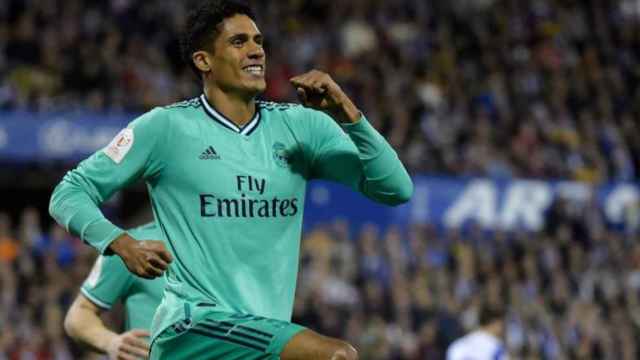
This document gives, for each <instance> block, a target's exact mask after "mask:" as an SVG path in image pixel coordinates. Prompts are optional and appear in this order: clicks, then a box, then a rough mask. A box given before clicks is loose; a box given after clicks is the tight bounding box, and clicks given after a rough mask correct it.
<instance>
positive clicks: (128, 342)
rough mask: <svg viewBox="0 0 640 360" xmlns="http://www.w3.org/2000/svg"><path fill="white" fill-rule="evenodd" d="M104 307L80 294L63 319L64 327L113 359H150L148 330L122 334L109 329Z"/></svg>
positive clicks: (75, 338)
mask: <svg viewBox="0 0 640 360" xmlns="http://www.w3.org/2000/svg"><path fill="white" fill-rule="evenodd" d="M103 311H104V310H103V309H101V308H99V307H98V306H96V305H95V304H94V303H92V302H91V301H89V299H87V298H86V297H85V296H84V295H82V294H79V295H78V296H77V297H76V299H75V300H74V301H73V304H71V307H70V308H69V311H68V312H67V315H66V316H65V319H64V329H65V331H66V332H67V335H69V336H70V337H71V338H72V339H74V340H75V341H77V342H79V343H81V344H85V345H87V346H89V347H91V348H92V349H94V350H96V351H98V352H100V353H103V354H108V355H109V358H110V359H122V360H136V359H139V358H140V357H142V358H144V359H147V358H148V354H149V344H148V343H147V341H146V340H145V337H147V336H149V332H148V331H146V330H140V329H134V330H130V331H127V332H125V333H122V334H117V333H115V332H113V331H111V330H109V329H108V328H107V327H106V326H105V324H104V323H103V322H102V319H101V318H100V314H101V313H102V312H103Z"/></svg>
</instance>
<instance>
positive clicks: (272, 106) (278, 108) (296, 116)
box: [256, 101, 333, 128]
mask: <svg viewBox="0 0 640 360" xmlns="http://www.w3.org/2000/svg"><path fill="white" fill-rule="evenodd" d="M256 104H257V105H258V106H259V108H260V110H261V111H262V115H263V116H266V117H268V118H269V119H272V118H277V119H281V120H284V121H286V122H288V123H290V124H291V125H293V126H294V127H300V126H302V127H311V128H315V127H316V125H317V124H320V125H323V124H325V122H326V120H327V119H329V120H331V118H330V117H329V116H328V115H327V114H325V113H323V112H322V111H318V110H314V109H311V108H308V107H305V106H302V105H301V104H294V103H285V102H273V101H258V102H256ZM328 123H329V124H331V123H333V121H330V122H328Z"/></svg>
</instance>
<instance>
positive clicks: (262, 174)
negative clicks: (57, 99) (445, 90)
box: [50, 1, 413, 360]
mask: <svg viewBox="0 0 640 360" xmlns="http://www.w3.org/2000/svg"><path fill="white" fill-rule="evenodd" d="M186 25H187V27H186V32H185V36H184V41H183V45H184V46H183V50H184V51H183V52H184V55H185V58H186V60H187V61H188V62H189V64H190V65H191V66H192V68H193V69H194V70H195V71H196V72H197V74H198V76H199V77H200V79H201V80H202V84H203V94H202V95H201V96H199V97H197V98H194V99H191V100H188V101H184V102H182V103H178V104H174V105H171V106H167V107H163V108H156V109H153V110H152V111H150V112H148V113H146V114H144V115H142V116H141V117H139V118H138V119H136V120H134V121H133V122H132V123H131V124H130V125H129V126H128V127H127V128H126V129H124V130H123V131H122V132H121V133H120V134H119V135H117V136H116V138H115V139H114V140H113V141H112V142H111V143H110V144H109V145H108V146H107V147H106V148H105V149H103V150H101V151H98V152H97V153H96V154H94V155H93V156H91V157H90V158H88V159H87V160H85V161H83V162H82V163H81V164H80V165H79V166H78V168H76V169H75V170H72V171H70V172H69V173H68V174H67V175H66V176H65V177H64V179H63V180H62V182H61V183H60V184H59V185H58V187H57V188H56V189H55V190H54V193H53V195H52V199H51V204H50V212H51V214H52V216H53V217H54V218H55V219H56V220H57V221H58V222H60V223H61V224H64V225H65V226H66V227H67V229H69V230H70V231H72V232H74V233H77V234H79V235H80V236H81V237H82V239H83V240H85V241H86V242H88V243H89V244H91V245H92V246H94V247H95V248H96V249H98V250H99V251H100V252H101V253H104V254H110V253H115V254H117V255H118V256H120V257H121V258H122V260H123V261H124V263H125V264H126V266H127V267H128V268H129V270H130V271H132V272H134V273H136V274H138V275H140V276H142V277H156V276H159V275H161V274H162V273H163V271H164V270H167V269H168V270H167V272H166V281H167V286H166V289H165V292H164V294H163V300H162V302H161V304H160V306H159V307H158V310H157V312H156V315H155V317H154V320H153V325H152V339H153V340H152V346H151V358H152V359H284V360H297V359H300V360H303V359H304V360H320V359H322V360H340V359H348V360H353V359H357V358H358V355H357V352H356V350H355V349H354V348H353V347H352V346H351V345H349V344H348V343H346V342H344V341H341V340H338V339H333V338H328V337H325V336H322V335H320V334H318V333H316V332H314V331H312V330H310V329H306V328H304V327H302V326H300V325H297V324H293V323H291V322H290V319H291V312H292V307H293V299H294V293H295V285H296V277H297V270H298V251H299V245H300V235H301V228H302V209H303V207H304V193H305V187H306V183H307V181H309V180H311V179H329V180H333V181H337V182H340V183H343V184H345V185H347V186H350V187H351V188H353V189H354V190H356V191H359V192H361V193H363V194H364V195H365V196H367V197H369V198H370V199H373V200H374V201H378V202H381V203H385V204H389V205H397V204H401V203H404V202H406V201H408V199H409V198H410V196H411V194H412V191H413V184H412V182H411V178H410V177H409V175H408V174H407V172H406V170H405V169H404V167H403V165H402V163H401V162H400V161H399V160H398V157H397V155H396V153H395V152H394V151H393V149H392V148H391V146H390V145H389V144H388V143H387V142H386V141H385V140H384V138H383V137H382V136H380V134H378V133H377V132H376V131H375V130H374V129H373V127H372V126H371V125H370V124H369V123H368V121H367V120H366V118H365V117H364V115H363V114H362V113H361V112H360V111H359V110H358V108H357V107H356V106H355V105H354V104H353V102H352V101H351V100H350V99H349V97H347V95H346V94H345V93H344V92H343V91H342V90H341V89H340V87H339V86H338V85H337V84H336V83H335V82H334V81H333V80H332V79H331V77H330V76H329V75H328V74H325V73H323V72H320V71H316V70H314V71H310V72H308V73H305V74H302V75H300V76H296V77H294V78H292V79H291V83H292V85H293V86H294V87H295V89H296V90H297V92H298V95H299V97H300V99H301V102H302V106H301V105H292V104H278V103H271V102H259V101H256V97H257V96H258V95H259V94H260V93H262V92H263V91H264V90H265V88H266V82H265V75H264V74H265V67H266V59H265V52H264V48H263V36H262V34H261V33H260V31H259V29H258V27H257V25H256V24H255V22H254V15H253V13H252V11H251V9H250V8H248V7H247V6H245V5H243V4H240V3H238V2H234V1H205V2H203V3H202V4H201V5H200V6H199V7H197V8H196V9H195V10H194V11H193V12H191V13H190V15H189V17H188V19H187V22H186ZM138 178H142V179H144V180H145V182H146V183H147V188H148V191H149V194H150V198H151V204H152V208H153V212H154V216H155V218H156V221H157V223H158V225H159V226H160V228H161V230H162V233H163V238H164V239H166V244H167V246H168V251H167V249H165V247H164V246H163V243H162V242H158V241H151V240H149V241H136V240H135V239H134V238H133V237H132V236H131V234H127V233H126V232H125V231H123V230H121V229H120V228H118V227H116V226H115V225H113V224H112V223H111V222H109V221H108V220H107V219H106V218H105V217H104V216H103V215H102V213H101V212H100V211H99V209H98V205H99V204H100V203H101V202H102V201H104V200H106V199H107V198H109V197H110V196H111V195H112V194H113V193H114V192H115V191H117V190H119V189H121V188H122V187H124V186H127V185H128V184H130V183H131V182H132V181H134V180H136V179H138ZM169 263H171V266H170V267H169Z"/></svg>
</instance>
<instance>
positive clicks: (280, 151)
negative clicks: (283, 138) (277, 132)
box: [273, 142, 289, 167]
mask: <svg viewBox="0 0 640 360" xmlns="http://www.w3.org/2000/svg"><path fill="white" fill-rule="evenodd" d="M273 160H275V162H276V164H278V166H280V167H288V166H289V156H288V155H287V148H286V147H285V146H284V144H283V143H281V142H277V143H275V144H273Z"/></svg>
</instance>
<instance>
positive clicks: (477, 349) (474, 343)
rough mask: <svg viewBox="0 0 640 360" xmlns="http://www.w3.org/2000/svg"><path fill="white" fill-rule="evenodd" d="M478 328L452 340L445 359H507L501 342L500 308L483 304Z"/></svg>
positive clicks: (502, 314) (503, 319)
mask: <svg viewBox="0 0 640 360" xmlns="http://www.w3.org/2000/svg"><path fill="white" fill-rule="evenodd" d="M478 320H479V321H478V322H479V324H480V328H478V329H477V330H475V331H473V332H471V333H469V334H467V335H465V336H464V337H462V338H460V339H458V340H456V341H454V342H453V343H451V345H450V346H449V349H448V350H447V360H507V359H508V356H507V351H506V348H505V346H504V344H503V340H502V339H503V338H504V331H505V315H504V313H503V312H502V311H501V310H498V309H493V308H491V307H488V306H483V307H482V308H481V310H480V316H479V319H478Z"/></svg>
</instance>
